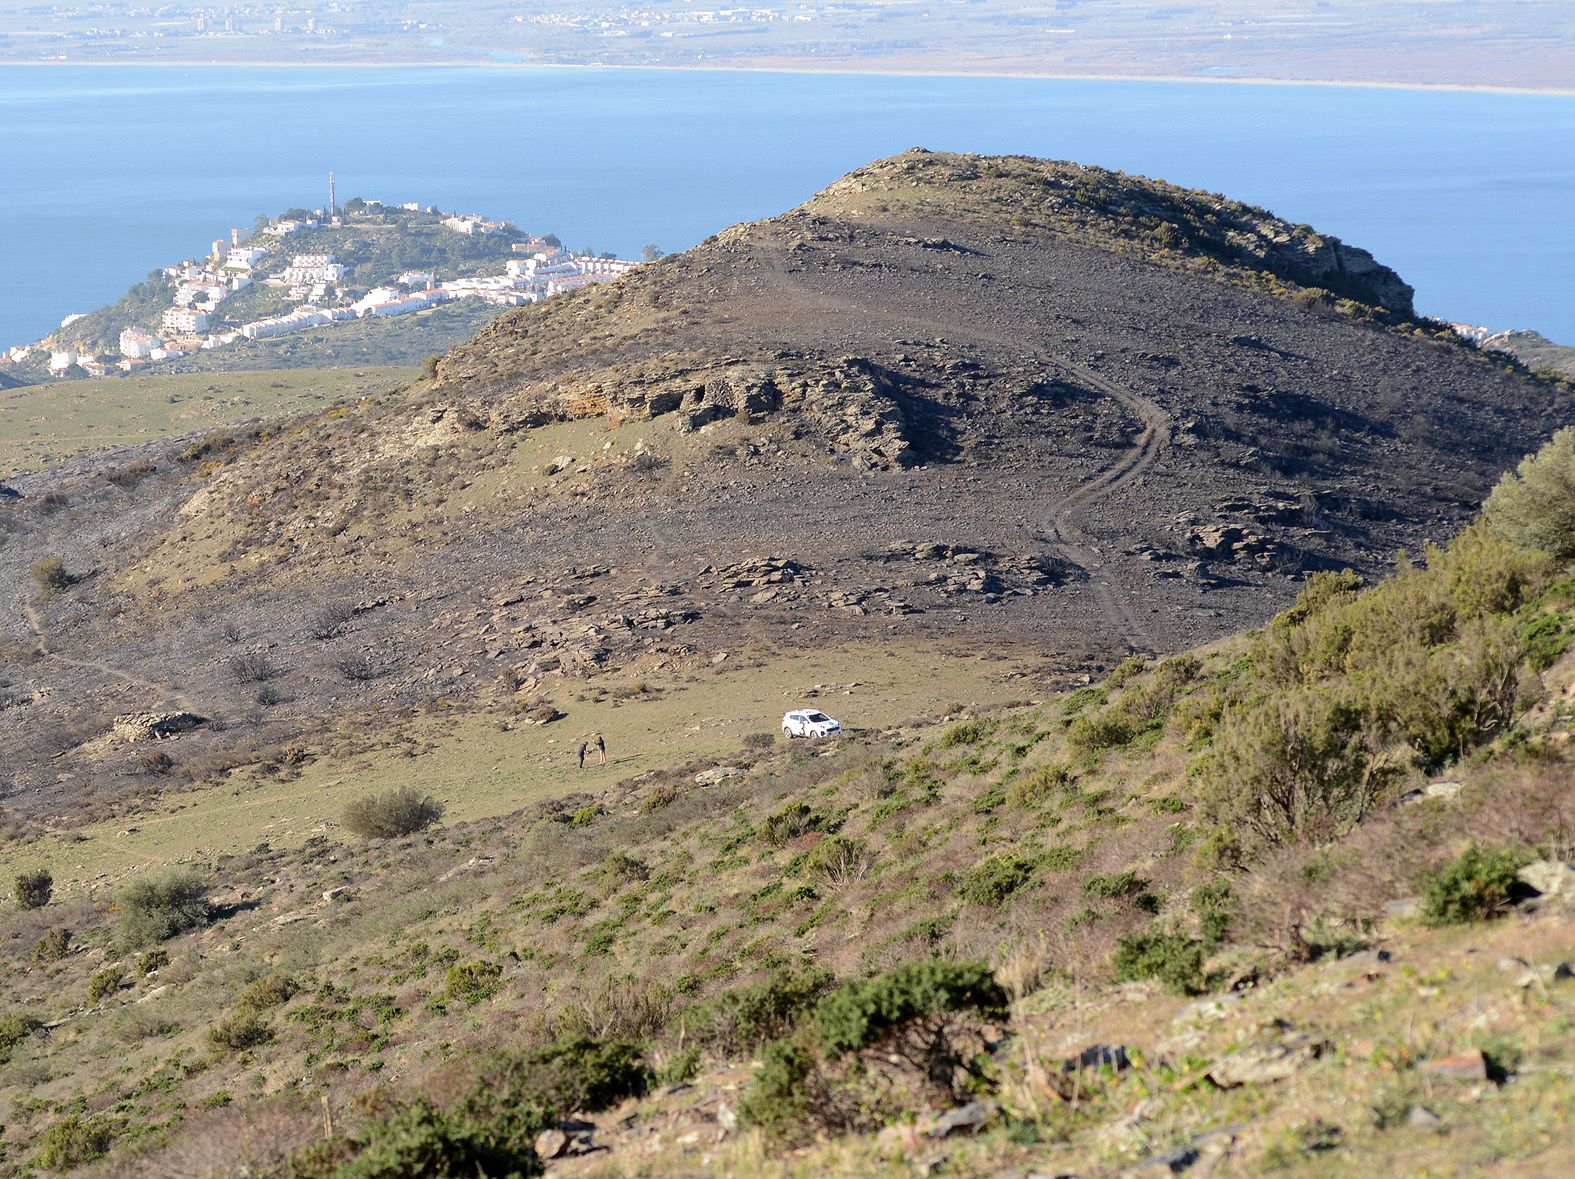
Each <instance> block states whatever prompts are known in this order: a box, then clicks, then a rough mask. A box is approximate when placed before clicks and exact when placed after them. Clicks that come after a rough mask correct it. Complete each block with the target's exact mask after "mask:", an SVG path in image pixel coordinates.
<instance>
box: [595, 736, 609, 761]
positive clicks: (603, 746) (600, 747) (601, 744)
mask: <svg viewBox="0 0 1575 1179" xmlns="http://www.w3.org/2000/svg"><path fill="white" fill-rule="evenodd" d="M596 758H597V760H596V764H597V765H599V766H604V765H606V764H607V742H606V741H603V740H602V735H601V734H600V733H597V734H596Z"/></svg>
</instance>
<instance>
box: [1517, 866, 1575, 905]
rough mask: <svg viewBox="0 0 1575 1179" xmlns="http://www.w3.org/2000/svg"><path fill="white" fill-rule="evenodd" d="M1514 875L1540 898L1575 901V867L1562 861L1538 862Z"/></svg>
mask: <svg viewBox="0 0 1575 1179" xmlns="http://www.w3.org/2000/svg"><path fill="white" fill-rule="evenodd" d="M1515 875H1516V876H1517V877H1518V878H1519V879H1520V882H1521V883H1522V884H1524V885H1525V886H1526V887H1527V888H1531V889H1534V890H1535V891H1536V892H1537V893H1538V894H1539V895H1541V896H1550V897H1560V898H1568V899H1571V900H1575V867H1572V866H1570V865H1569V864H1566V863H1565V862H1564V861H1562V860H1538V861H1536V862H1535V863H1532V864H1527V865H1526V866H1525V867H1524V868H1522V869H1521V870H1520V871H1519V872H1517V873H1516V874H1515Z"/></svg>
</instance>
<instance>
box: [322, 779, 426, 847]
mask: <svg viewBox="0 0 1575 1179" xmlns="http://www.w3.org/2000/svg"><path fill="white" fill-rule="evenodd" d="M442 817H443V804H442V803H440V802H438V801H437V799H435V798H433V797H432V796H431V795H430V794H423V793H421V791H419V790H417V789H416V788H415V787H414V786H395V787H394V788H393V789H391V790H385V791H384V792H383V793H381V794H368V795H366V796H365V797H363V798H358V799H356V800H355V801H353V802H351V803H350V804H349V805H348V806H346V807H345V810H344V815H343V817H342V819H341V821H342V822H343V823H344V825H345V829H346V830H347V831H349V832H350V833H351V834H353V835H357V836H359V837H360V838H362V839H394V838H396V837H398V836H400V835H411V834H413V833H415V832H417V831H423V830H425V829H426V828H428V827H430V826H432V824H433V823H436V822H437V821H438V820H439V819H441V818H442Z"/></svg>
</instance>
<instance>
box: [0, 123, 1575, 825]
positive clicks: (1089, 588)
mask: <svg viewBox="0 0 1575 1179" xmlns="http://www.w3.org/2000/svg"><path fill="white" fill-rule="evenodd" d="M1046 167H1048V168H1049V170H1048V171H1046V170H1044V169H1041V171H1040V172H1039V173H1036V172H1034V170H1033V168H1032V167H1031V166H1030V164H1029V163H1025V162H1023V161H1007V162H1005V163H1004V164H1000V165H999V166H997V165H995V164H992V163H991V162H989V161H982V162H981V161H973V162H971V163H970V162H969V161H968V160H967V159H962V160H961V162H959V158H958V157H940V156H929V155H927V154H926V155H909V156H904V157H898V158H897V159H896V160H895V161H888V162H886V163H884V164H881V165H876V166H872V168H870V169H866V170H861V172H859V173H856V174H854V176H853V177H851V178H850V179H849V180H848V181H845V182H843V183H841V184H839V185H837V186H833V188H832V189H830V190H828V192H827V193H826V194H823V195H822V196H821V197H818V198H816V200H815V201H812V202H811V203H810V204H808V205H806V206H805V207H804V208H802V209H800V210H796V211H794V212H793V213H790V214H788V215H786V216H784V217H781V218H777V219H774V220H772V221H766V222H761V223H757V224H751V225H745V226H740V227H736V228H734V229H732V230H729V231H727V232H726V233H724V234H722V235H720V236H719V237H718V238H715V239H712V240H711V241H710V242H708V243H707V244H705V245H702V246H700V247H698V248H696V249H695V250H693V251H691V252H690V253H688V254H686V255H683V256H681V257H678V258H675V259H671V260H667V261H664V262H663V263H660V264H658V265H654V266H650V267H646V268H644V269H642V270H641V271H639V272H637V273H636V274H635V275H633V276H631V277H629V278H628V279H625V280H623V281H621V282H619V283H615V284H609V285H607V286H606V287H603V288H598V289H595V290H591V291H587V292H583V293H579V294H576V295H573V296H570V297H565V298H562V299H557V300H554V301H552V302H551V303H548V304H544V305H542V306H540V307H534V308H527V309H523V310H522V311H521V312H519V313H517V314H512V315H509V316H505V317H504V318H503V319H502V320H500V321H499V322H498V323H496V324H494V325H493V326H491V327H489V328H487V329H486V330H484V331H483V332H482V333H481V334H480V335H479V336H477V337H476V339H475V340H474V341H472V342H471V343H470V344H468V345H466V346H464V347H462V348H460V349H457V350H456V351H455V352H453V353H452V354H451V355H450V356H448V357H447V358H446V359H445V360H444V361H443V362H442V364H441V365H440V367H439V371H438V375H437V378H436V380H435V381H433V382H427V383H422V384H418V385H417V386H415V387H413V388H412V389H410V390H407V391H404V392H403V393H400V394H397V395H394V396H390V397H385V398H381V399H369V400H364V401H361V402H358V403H355V404H352V405H347V406H344V407H341V408H339V409H337V410H334V411H331V412H329V413H327V414H323V415H317V416H315V417H312V418H307V419H298V420H295V421H292V422H288V423H281V424H279V425H277V426H274V427H269V426H267V425H264V426H261V427H253V428H251V429H250V430H248V431H246V432H244V433H238V434H237V435H236V436H235V437H234V438H224V439H219V440H216V441H210V442H209V443H201V442H199V443H195V444H194V443H192V442H190V441H182V442H180V443H175V444H170V445H168V446H165V447H163V448H157V447H155V448H150V449H148V450H146V451H144V452H141V453H140V455H139V457H137V458H136V460H135V462H134V463H133V462H130V461H129V456H127V455H121V456H117V459H116V461H115V463H114V464H113V466H112V469H106V468H104V467H98V468H95V467H93V466H92V465H91V464H80V463H79V464H76V465H74V466H73V467H72V468H69V469H62V470H59V471H54V472H48V473H45V474H43V475H40V476H35V477H31V478H30V479H28V480H27V481H25V482H23V483H20V484H19V485H18V487H17V490H19V491H20V492H22V496H21V498H13V499H9V500H7V501H6V502H5V503H4V504H0V513H3V519H0V525H3V527H4V533H3V536H4V539H5V543H4V545H3V546H0V594H3V597H4V600H5V601H6V602H7V603H8V610H9V616H8V618H7V619H6V620H5V623H4V625H5V629H6V633H5V635H4V649H5V651H6V652H7V663H6V666H5V668H4V672H3V674H4V678H5V682H6V683H5V689H4V690H5V693H6V695H5V702H6V707H5V708H4V709H3V710H0V734H3V739H4V741H5V743H6V746H7V748H8V750H11V751H12V756H11V758H10V760H9V763H8V765H7V767H6V773H7V774H8V776H9V781H8V784H7V785H8V790H7V793H8V796H9V797H8V805H9V806H11V807H13V808H15V809H18V810H21V811H25V812H32V813H40V812H44V811H47V810H56V811H58V810H59V807H60V804H62V803H63V802H66V801H69V800H70V799H72V798H74V797H77V796H78V795H79V794H80V793H81V792H82V791H84V790H89V789H92V790H134V789H138V788H143V787H146V786H147V785H148V783H149V779H148V777H147V773H146V770H145V768H144V767H143V766H142V760H143V754H144V753H145V752H146V750H145V749H144V748H143V747H142V743H129V744H126V745H123V746H120V747H118V749H117V750H116V751H115V752H112V753H109V754H106V753H105V752H104V746H103V744H102V743H100V744H92V743H93V742H95V741H98V740H99V738H101V737H102V736H103V735H104V734H105V733H106V732H109V731H111V730H112V729H113V726H114V723H115V717H117V716H126V715H133V714H135V715H155V716H156V715H161V714H170V713H179V712H185V713H191V714H194V715H196V716H199V717H202V718H205V719H206V721H207V722H208V723H206V724H204V725H201V726H198V727H197V728H196V729H195V730H193V731H192V732H190V733H187V734H185V735H183V736H181V737H180V738H179V740H180V741H181V742H183V743H185V744H186V745H187V746H188V750H189V751H190V752H192V753H203V754H204V756H206V755H207V754H208V753H211V754H212V755H213V756H214V757H222V756H224V755H225V754H224V751H226V750H237V749H249V750H253V751H255V750H260V749H270V748H276V747H278V746H279V745H281V744H287V743H288V741H289V740H290V738H291V736H292V734H298V733H299V732H301V731H302V729H303V728H304V727H310V726H312V725H315V724H319V723H321V722H322V720H323V718H325V717H334V716H344V715H352V714H365V713H366V712H367V710H369V709H372V708H378V709H394V710H397V709H400V708H407V707H412V706H416V705H419V704H421V703H424V702H426V701H430V700H432V699H434V698H436V697H439V696H441V697H444V698H446V699H465V698H467V697H470V696H474V695H475V694H477V693H480V692H483V691H489V690H492V688H493V687H494V685H496V684H498V683H499V682H500V681H502V682H504V683H506V684H507V688H508V690H509V691H510V692H519V693H520V694H521V698H522V699H525V700H531V699H536V698H539V697H544V696H550V695H551V693H552V692H553V690H554V689H555V685H560V684H561V683H562V682H563V681H564V679H566V678H575V677H586V676H596V675H602V674H607V673H611V672H630V673H633V674H639V673H643V672H648V671H651V670H653V669H661V668H669V669H672V668H683V667H685V666H691V665H693V664H694V663H696V662H699V661H703V660H705V659H707V658H708V657H709V655H710V653H711V652H713V651H715V650H717V649H719V648H721V647H724V646H727V645H731V644H735V643H737V642H738V641H740V639H741V638H742V639H745V640H748V641H754V642H763V643H767V644H773V645H777V646H780V647H783V648H813V646H814V645H816V644H826V643H835V642H838V641H841V640H845V639H856V638H868V637H870V636H885V637H888V638H890V639H892V640H893V641H902V640H905V639H909V638H912V639H932V638H936V637H946V638H948V639H956V640H958V641H960V642H963V643H966V644H971V645H974V646H976V647H981V648H983V647H991V648H995V647H1013V646H1016V647H1021V648H1024V649H1028V650H1032V651H1033V652H1034V653H1036V654H1038V655H1041V656H1043V657H1044V658H1046V659H1047V660H1049V661H1051V662H1052V663H1058V664H1060V665H1061V666H1062V667H1064V668H1065V670H1066V671H1067V673H1068V674H1069V675H1072V674H1076V673H1077V672H1079V671H1081V670H1083V669H1085V668H1087V667H1088V666H1090V665H1108V664H1109V663H1111V662H1113V661H1114V660H1115V659H1118V658H1120V657H1121V656H1122V655H1124V654H1126V653H1127V652H1129V651H1132V650H1142V651H1169V650H1177V649H1181V648H1183V647H1187V646H1191V645H1195V644H1197V643H1200V642H1205V641H1208V640H1209V639H1212V638H1214V637H1217V636H1219V635H1222V634H1225V633H1228V632H1231V631H1234V630H1237V629H1239V628H1241V627H1242V626H1245V625H1251V624H1254V623H1257V622H1259V621H1261V620H1263V619H1264V618H1266V617H1268V616H1269V614H1271V613H1272V612H1273V610H1274V609H1276V608H1278V607H1280V606H1282V605H1284V604H1285V603H1286V602H1287V601H1289V599H1290V598H1291V596H1292V595H1293V594H1294V592H1295V590H1296V588H1297V586H1298V584H1299V582H1300V579H1301V577H1302V576H1303V575H1304V574H1305V573H1306V572H1307V571H1309V570H1312V569H1319V568H1332V567H1339V566H1346V565H1349V566H1352V567H1355V568H1357V569H1359V570H1362V571H1364V572H1373V571H1376V570H1379V569H1381V568H1382V567H1384V566H1385V565H1386V564H1387V563H1388V562H1389V561H1390V559H1391V558H1392V555H1393V553H1394V552H1395V550H1396V549H1397V548H1400V547H1406V548H1408V549H1411V550H1413V551H1415V550H1416V549H1418V548H1419V547H1420V546H1421V545H1422V543H1423V542H1424V541H1426V540H1428V539H1431V538H1441V537H1443V536H1445V535H1448V534H1449V533H1452V532H1453V531H1454V530H1455V529H1456V528H1457V527H1458V526H1459V524H1460V523H1461V522H1462V521H1463V520H1464V519H1465V518H1466V517H1467V515H1468V514H1469V513H1470V512H1471V511H1473V510H1474V509H1475V507H1476V505H1477V504H1478V503H1479V502H1480V500H1481V498H1482V496H1483V495H1484V494H1485V493H1486V491H1487V490H1488V489H1489V487H1490V486H1491V484H1492V482H1493V480H1494V479H1495V478H1496V477H1497V475H1498V474H1499V473H1500V472H1501V471H1502V470H1504V469H1505V468H1506V467H1507V466H1510V465H1512V464H1513V463H1514V462H1515V461H1516V460H1517V459H1518V458H1519V457H1520V456H1521V455H1522V454H1524V453H1525V452H1527V451H1528V450H1530V449H1532V448H1533V447H1534V446H1536V445H1537V444H1538V443H1539V442H1540V441H1542V440H1543V439H1544V438H1545V437H1546V436H1547V435H1548V434H1549V433H1550V432H1551V430H1552V428H1553V427H1554V425H1555V424H1557V423H1558V422H1559V421H1560V420H1561V419H1560V417H1559V415H1560V413H1561V412H1562V410H1563V409H1564V408H1565V407H1566V406H1567V394H1568V389H1567V387H1566V386H1563V385H1560V384H1558V383H1556V382H1551V381H1545V380H1539V379H1535V378H1532V377H1530V376H1528V375H1526V374H1524V373H1523V372H1519V371H1510V370H1506V369H1505V368H1504V367H1502V366H1495V365H1492V364H1489V363H1487V362H1486V361H1485V360H1483V359H1482V358H1481V357H1479V356H1478V355H1477V354H1475V353H1473V352H1471V351H1470V350H1468V349H1466V348H1464V347H1462V346H1459V345H1458V344H1451V343H1447V342H1445V341H1444V340H1442V339H1436V338H1434V337H1433V336H1432V335H1431V334H1430V329H1427V328H1425V327H1419V326H1418V325H1415V324H1414V323H1412V322H1411V321H1409V320H1408V319H1407V316H1408V315H1409V288H1407V287H1405V285H1404V284H1403V282H1401V281H1400V280H1399V279H1398V278H1397V277H1396V276H1394V275H1393V273H1392V272H1390V271H1388V270H1387V269H1385V268H1383V267H1381V266H1380V265H1378V264H1377V263H1375V262H1374V261H1373V260H1372V259H1371V258H1370V256H1367V255H1366V254H1364V253H1362V252H1361V251H1356V250H1353V249H1352V248H1351V247H1347V246H1344V245H1342V244H1341V243H1338V242H1337V241H1335V240H1334V239H1328V238H1322V237H1319V236H1318V235H1316V234H1313V233H1311V231H1307V230H1306V229H1305V227H1299V228H1293V227H1288V226H1283V225H1280V224H1279V223H1275V222H1273V220H1272V219H1271V218H1269V217H1268V215H1267V214H1264V213H1262V211H1261V210H1249V209H1245V208H1244V207H1242V206H1237V205H1233V204H1231V203H1230V202H1224V201H1223V200H1222V199H1221V198H1213V197H1208V196H1206V195H1205V194H1188V193H1184V192H1182V191H1181V190H1174V189H1169V188H1168V187H1167V186H1159V185H1152V184H1149V183H1148V182H1143V183H1142V184H1139V183H1138V182H1135V181H1133V182H1131V186H1130V192H1129V193H1128V196H1126V197H1121V198H1120V199H1119V200H1118V199H1117V198H1118V196H1119V194H1120V193H1122V192H1126V191H1127V190H1125V189H1122V188H1121V185H1122V184H1123V183H1126V181H1127V179H1128V178H1120V177H1116V176H1115V174H1111V173H1097V174H1096V173H1094V172H1093V171H1092V170H1087V172H1088V174H1087V175H1086V176H1084V175H1082V174H1081V173H1077V172H1076V170H1074V171H1073V172H1070V173H1069V172H1067V171H1066V166H1054V167H1050V166H1046ZM938 170H939V171H938ZM1145 185H1146V187H1145ZM1165 225H1172V226H1173V227H1179V228H1175V229H1174V230H1173V231H1172V232H1162V230H1163V227H1164V226H1165ZM1118 230H1119V232H1118ZM1318 283H1324V284H1327V287H1318V286H1316V285H1315V284H1318ZM1352 298H1358V299H1366V300H1370V302H1360V301H1358V302H1352V301H1350V300H1351V299H1352ZM1342 299H1344V300H1345V301H1344V302H1342V301H1341V300H1342ZM1446 335H1447V333H1446ZM128 471H129V472H130V474H128V473H127V472H128ZM48 555H59V556H61V557H62V558H63V559H64V562H65V566H66V568H67V570H68V571H69V572H70V573H71V574H72V576H73V577H75V578H77V580H76V581H75V583H74V584H72V585H71V586H69V587H67V588H65V589H62V590H61V591H60V592H57V593H54V594H52V595H49V596H48V597H46V598H42V599H40V598H39V597H38V596H37V587H36V586H35V584H34V582H33V580H32V579H31V578H30V576H29V569H30V567H31V566H32V565H33V563H34V562H35V561H37V560H38V559H39V558H41V557H44V556H48ZM84 746H86V747H87V748H89V749H90V750H91V751H92V752H91V753H90V754H89V753H84V752H82V750H83V747H84ZM237 756H238V755H237ZM187 760H188V761H192V762H194V763H200V762H201V758H197V757H188V758H187Z"/></svg>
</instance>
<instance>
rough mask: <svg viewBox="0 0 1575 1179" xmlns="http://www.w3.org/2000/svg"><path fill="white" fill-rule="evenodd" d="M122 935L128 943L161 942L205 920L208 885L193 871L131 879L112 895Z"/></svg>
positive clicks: (145, 943) (207, 910)
mask: <svg viewBox="0 0 1575 1179" xmlns="http://www.w3.org/2000/svg"><path fill="white" fill-rule="evenodd" d="M115 906H116V908H117V909H118V910H119V911H120V935H121V939H122V940H123V941H124V942H125V943H126V944H127V945H129V946H144V945H147V944H149V943H151V942H162V941H166V940H168V939H169V938H172V937H174V936H175V935H176V934H178V933H182V932H184V931H185V930H188V929H194V928H196V927H197V926H199V925H205V924H207V922H208V920H209V918H210V917H211V916H212V910H211V909H210V907H209V905H208V886H207V885H206V884H204V883H203V881H202V878H201V877H199V876H198V875H197V874H196V873H195V872H187V871H174V872H169V873H166V874H165V875H163V876H150V877H144V878H142V879H140V880H133V881H132V882H131V883H130V884H128V885H126V887H125V888H123V889H121V891H120V895H119V896H117V897H116V898H115Z"/></svg>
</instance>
